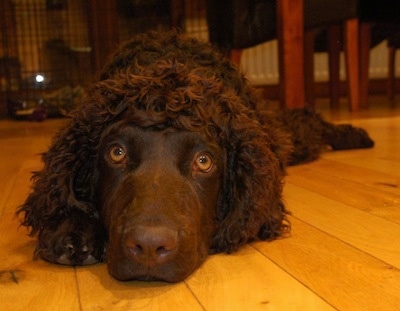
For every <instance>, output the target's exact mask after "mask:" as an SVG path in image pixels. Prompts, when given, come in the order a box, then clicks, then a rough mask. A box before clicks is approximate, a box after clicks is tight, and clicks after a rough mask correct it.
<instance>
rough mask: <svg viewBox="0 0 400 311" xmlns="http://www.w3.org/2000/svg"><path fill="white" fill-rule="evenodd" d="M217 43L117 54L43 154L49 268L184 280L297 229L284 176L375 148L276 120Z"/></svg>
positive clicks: (314, 118) (26, 214)
mask: <svg viewBox="0 0 400 311" xmlns="http://www.w3.org/2000/svg"><path fill="white" fill-rule="evenodd" d="M257 101H259V99H258V98H257V95H256V93H255V92H254V90H253V88H252V87H251V85H250V84H249V82H248V81H247V80H246V79H245V78H244V77H243V76H242V75H241V74H240V73H239V72H238V70H237V69H236V67H235V66H234V65H232V64H231V63H230V62H229V61H228V60H226V59H224V58H223V57H222V56H221V55H220V54H218V53H216V52H215V51H214V50H213V49H212V48H211V47H210V46H209V45H208V44H205V43H201V42H199V41H196V40H194V39H190V38H186V37H184V36H183V35H180V34H177V33H175V32H167V33H156V32H151V33H147V34H143V35H139V36H137V37H135V38H133V39H132V40H131V41H129V42H127V43H125V44H124V45H122V47H121V48H120V49H119V50H118V51H117V52H116V53H115V54H114V55H113V57H112V59H111V60H110V62H109V63H108V64H107V65H106V66H105V67H104V70H103V71H102V73H101V76H100V79H99V81H98V82H96V83H94V84H93V85H92V86H91V87H90V88H89V90H88V95H87V97H86V98H85V99H84V100H83V103H82V105H81V107H80V108H79V109H78V110H76V111H75V112H74V113H73V114H72V118H71V120H70V122H69V124H68V125H67V126H66V127H65V128H63V129H62V130H60V131H59V133H58V134H57V135H56V136H55V137H54V139H53V142H52V145H51V147H50V148H49V150H48V151H47V152H46V153H45V154H44V155H43V161H44V168H43V169H42V170H41V171H38V172H35V173H34V175H33V187H32V188H33V189H32V192H31V193H30V195H29V196H28V198H27V199H26V201H25V203H24V204H23V205H22V206H20V207H19V209H18V211H17V213H18V214H22V215H23V219H22V224H23V225H24V226H27V227H29V229H30V234H31V235H32V236H34V235H37V236H38V245H37V248H36V251H35V254H36V255H37V256H40V257H41V258H43V259H45V260H47V261H49V262H53V263H58V264H63V265H89V264H94V263H98V262H102V261H106V262H107V264H108V269H109V272H110V274H111V275H112V276H113V277H115V278H116V279H118V280H149V281H150V280H164V281H167V282H178V281H182V280H184V279H185V278H186V277H187V276H188V275H190V274H191V273H192V272H193V271H194V270H195V269H196V268H198V267H199V266H200V265H201V263H202V262H204V260H205V259H206V257H207V255H208V254H213V253H217V252H227V253H231V252H234V251H236V250H237V249H238V248H239V247H240V246H241V245H243V244H245V243H248V242H249V241H253V240H273V239H276V238H278V237H281V236H284V235H285V234H287V233H288V232H289V230H290V224H289V222H288V221H287V213H288V212H287V210H286V208H285V206H284V203H283V201H282V187H283V179H284V176H285V167H286V165H290V164H297V163H303V162H308V161H312V160H315V159H317V158H318V156H319V154H320V151H321V150H322V149H325V148H326V146H330V147H331V149H333V150H342V149H353V148H370V147H372V146H373V145H374V143H373V141H372V140H371V139H370V138H369V137H368V134H367V133H366V132H365V131H364V130H362V129H360V128H355V127H352V126H351V125H334V124H331V123H328V122H326V121H324V120H322V119H321V118H320V116H319V115H317V114H316V113H314V112H312V111H308V110H291V111H282V112H279V113H276V114H273V113H266V112H262V111H258V110H256V109H255V107H256V103H257Z"/></svg>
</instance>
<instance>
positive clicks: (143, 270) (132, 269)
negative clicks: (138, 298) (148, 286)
mask: <svg viewBox="0 0 400 311" xmlns="http://www.w3.org/2000/svg"><path fill="white" fill-rule="evenodd" d="M202 262H203V261H199V262H197V263H196V264H195V265H193V266H191V267H190V268H189V267H178V266H176V265H165V266H160V267H156V268H150V267H143V266H134V265H131V264H129V263H128V264H118V265H111V264H108V270H109V273H110V275H111V276H112V277H114V278H115V279H117V280H118V281H122V282H126V281H145V282H157V281H158V282H159V281H162V282H168V283H177V282H181V281H184V280H185V279H186V278H187V277H188V276H189V275H191V274H192V273H193V271H195V270H196V269H197V268H198V267H199V266H200V265H201V264H202Z"/></svg>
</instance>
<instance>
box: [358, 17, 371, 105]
mask: <svg viewBox="0 0 400 311" xmlns="http://www.w3.org/2000/svg"><path fill="white" fill-rule="evenodd" d="M370 49H371V25H370V24H369V23H360V107H361V108H366V107H368V82H369V54H370Z"/></svg>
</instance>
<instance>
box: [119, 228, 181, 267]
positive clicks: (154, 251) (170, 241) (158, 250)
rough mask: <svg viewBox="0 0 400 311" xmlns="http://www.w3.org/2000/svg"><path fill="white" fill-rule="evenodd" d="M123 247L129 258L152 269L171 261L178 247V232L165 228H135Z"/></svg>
mask: <svg viewBox="0 0 400 311" xmlns="http://www.w3.org/2000/svg"><path fill="white" fill-rule="evenodd" d="M125 246H126V247H127V251H128V253H129V254H130V256H131V258H132V259H133V260H134V261H136V262H138V263H140V264H144V265H147V266H149V267H153V266H156V265H161V264H163V263H165V262H167V261H169V260H171V259H172V258H173V257H174V255H175V253H176V251H177V247H178V232H177V231H175V230H172V229H170V228H167V227H158V226H137V227H135V228H134V229H133V230H132V231H131V232H130V234H129V235H128V237H127V239H126V240H125Z"/></svg>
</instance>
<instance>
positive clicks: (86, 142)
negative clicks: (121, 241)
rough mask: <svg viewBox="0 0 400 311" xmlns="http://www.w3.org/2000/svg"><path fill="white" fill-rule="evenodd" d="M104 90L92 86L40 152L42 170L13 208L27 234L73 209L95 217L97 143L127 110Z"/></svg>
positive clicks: (35, 175)
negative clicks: (104, 132)
mask: <svg viewBox="0 0 400 311" xmlns="http://www.w3.org/2000/svg"><path fill="white" fill-rule="evenodd" d="M108 89H109V88H106V87H104V86H103V85H102V84H101V83H100V84H99V85H95V86H94V87H93V89H91V90H90V92H91V93H90V96H87V98H86V99H85V100H84V102H83V103H82V105H81V107H80V108H79V109H78V110H76V111H75V112H73V113H72V114H71V118H72V119H71V120H70V122H69V123H68V124H67V125H66V126H65V127H64V128H63V129H61V130H60V131H59V132H58V133H57V134H56V136H54V138H53V142H52V145H51V146H50V148H49V150H48V151H47V152H46V153H44V154H43V157H42V159H43V162H44V167H43V169H42V170H41V171H38V172H35V173H34V174H33V176H32V182H33V185H32V192H31V193H30V194H29V196H28V197H27V199H26V201H25V203H24V204H23V205H21V206H20V207H19V208H18V209H17V214H23V219H22V225H24V226H26V227H29V228H30V234H31V235H34V234H36V233H37V232H38V231H39V230H41V228H43V227H45V226H46V225H48V222H49V221H51V219H53V220H54V221H56V220H57V218H62V217H66V216H68V213H69V212H70V211H72V210H74V209H75V210H76V209H79V210H81V211H83V212H86V213H87V214H88V215H91V217H97V215H98V212H97V209H96V207H95V206H94V204H93V201H94V200H93V195H94V188H95V184H96V181H97V173H96V172H97V170H96V161H97V145H98V141H99V139H100V136H101V133H102V131H103V129H104V128H105V127H106V126H108V124H110V123H111V122H112V120H113V119H115V118H116V117H117V116H118V115H119V114H120V113H122V111H123V110H124V109H125V106H124V105H123V104H122V103H121V101H120V99H119V98H116V96H117V95H115V94H113V93H112V92H109V91H108ZM104 90H105V91H104ZM110 102H112V103H113V104H110ZM105 107H108V108H105Z"/></svg>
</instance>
